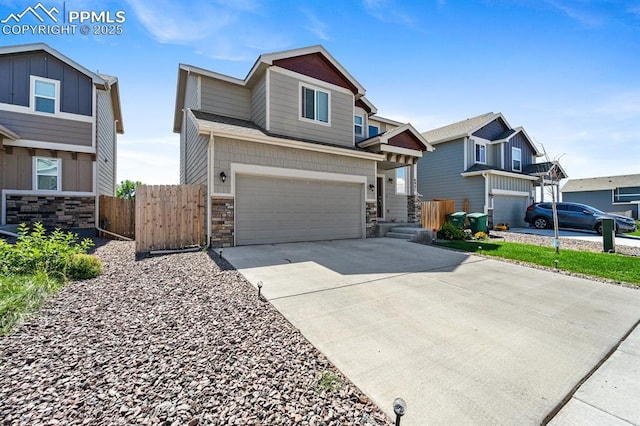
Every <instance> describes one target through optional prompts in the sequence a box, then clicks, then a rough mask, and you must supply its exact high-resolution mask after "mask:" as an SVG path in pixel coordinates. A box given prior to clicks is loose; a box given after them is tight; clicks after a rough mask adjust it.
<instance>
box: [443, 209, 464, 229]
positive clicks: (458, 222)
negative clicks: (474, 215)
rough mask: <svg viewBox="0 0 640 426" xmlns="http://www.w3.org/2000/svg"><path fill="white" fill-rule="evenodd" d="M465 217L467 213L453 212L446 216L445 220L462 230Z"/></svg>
mask: <svg viewBox="0 0 640 426" xmlns="http://www.w3.org/2000/svg"><path fill="white" fill-rule="evenodd" d="M466 216H467V212H455V213H449V214H448V215H447V220H448V221H449V222H451V223H453V224H454V225H455V226H456V227H458V228H460V229H462V228H464V218H465V217H466Z"/></svg>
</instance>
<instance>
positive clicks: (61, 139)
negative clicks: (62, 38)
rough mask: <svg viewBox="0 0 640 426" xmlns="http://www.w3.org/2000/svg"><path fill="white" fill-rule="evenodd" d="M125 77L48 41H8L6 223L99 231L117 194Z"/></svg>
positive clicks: (0, 183)
mask: <svg viewBox="0 0 640 426" xmlns="http://www.w3.org/2000/svg"><path fill="white" fill-rule="evenodd" d="M119 133H123V127H122V115H121V112H120V99H119V92H118V80H117V79H116V78H115V77H111V76H106V75H101V74H96V73H94V72H91V71H89V70H88V69H86V68H85V67H83V66H82V65H80V64H78V63H76V62H74V61H73V60H71V59H69V58H67V57H66V56H64V55H63V54H61V53H60V52H58V51H56V50H54V49H52V48H51V47H49V46H48V45H46V44H41V43H38V44H28V45H20V46H1V47H0V165H2V167H1V168H0V190H1V198H0V199H1V201H0V211H1V214H2V219H1V222H0V225H7V224H19V223H23V222H25V223H28V224H33V223H34V222H42V223H43V224H44V225H45V226H46V227H49V228H53V227H59V228H62V229H71V230H74V231H77V232H80V233H82V234H84V235H90V234H92V233H94V232H95V229H94V228H95V227H96V226H97V224H96V217H97V214H96V209H97V202H96V198H97V195H99V194H106V195H114V192H115V186H116V138H117V134H119Z"/></svg>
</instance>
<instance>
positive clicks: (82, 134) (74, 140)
mask: <svg viewBox="0 0 640 426" xmlns="http://www.w3.org/2000/svg"><path fill="white" fill-rule="evenodd" d="M0 124H3V125H4V126H6V127H7V128H9V129H11V130H13V131H14V132H16V133H17V134H18V135H20V138H21V139H26V140H34V141H42V142H56V143H63V144H69V145H78V146H91V142H92V133H91V132H92V125H91V123H89V122H84V121H76V120H65V119H62V118H57V117H43V116H41V115H34V114H22V113H19V112H13V111H2V110H0Z"/></svg>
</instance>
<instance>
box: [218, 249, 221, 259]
mask: <svg viewBox="0 0 640 426" xmlns="http://www.w3.org/2000/svg"><path fill="white" fill-rule="evenodd" d="M218 255H219V256H220V259H222V249H220V252H219V253H218Z"/></svg>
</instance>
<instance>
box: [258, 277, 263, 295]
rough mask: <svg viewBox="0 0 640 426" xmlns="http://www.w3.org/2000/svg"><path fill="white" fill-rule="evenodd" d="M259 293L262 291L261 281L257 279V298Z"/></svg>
mask: <svg viewBox="0 0 640 426" xmlns="http://www.w3.org/2000/svg"><path fill="white" fill-rule="evenodd" d="M260 293H262V281H258V299H260Z"/></svg>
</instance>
